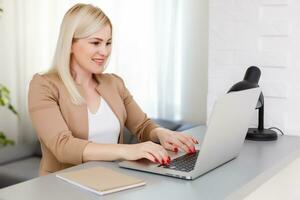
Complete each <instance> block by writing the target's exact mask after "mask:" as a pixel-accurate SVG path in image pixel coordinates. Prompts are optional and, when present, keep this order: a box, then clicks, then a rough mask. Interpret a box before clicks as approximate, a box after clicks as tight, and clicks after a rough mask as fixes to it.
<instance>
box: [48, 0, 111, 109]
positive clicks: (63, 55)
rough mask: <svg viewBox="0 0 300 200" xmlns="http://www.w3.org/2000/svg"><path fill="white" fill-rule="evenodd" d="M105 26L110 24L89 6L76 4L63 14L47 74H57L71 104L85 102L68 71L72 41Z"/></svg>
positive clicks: (98, 9)
mask: <svg viewBox="0 0 300 200" xmlns="http://www.w3.org/2000/svg"><path fill="white" fill-rule="evenodd" d="M105 25H109V26H110V27H111V29H112V24H111V22H110V20H109V18H108V17H107V16H106V15H105V13H104V12H103V11H102V10H101V9H100V8H98V7H95V6H93V5H90V4H81V3H80V4H76V5H74V6H73V7H72V8H70V9H69V10H68V11H67V13H66V14H65V16H64V18H63V21H62V23H61V26H60V33H59V37H58V41H57V45H56V50H55V54H54V59H53V63H52V67H51V69H50V70H49V71H48V72H47V73H58V75H59V77H60V78H61V80H62V81H63V83H64V85H65V86H66V88H67V91H68V93H69V95H70V98H71V100H72V102H73V103H75V104H77V105H80V104H82V103H84V102H85V100H84V99H83V97H82V96H81V94H80V93H79V91H78V90H77V88H76V84H75V81H74V79H73V78H72V74H71V69H70V59H71V46H72V42H73V40H74V39H80V38H86V37H88V36H90V35H92V34H93V33H95V32H97V31H98V30H99V29H100V28H102V27H104V26H105Z"/></svg>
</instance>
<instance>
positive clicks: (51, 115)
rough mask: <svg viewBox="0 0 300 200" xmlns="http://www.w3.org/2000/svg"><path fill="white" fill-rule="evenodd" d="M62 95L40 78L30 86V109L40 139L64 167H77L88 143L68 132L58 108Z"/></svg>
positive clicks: (34, 80)
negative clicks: (70, 165)
mask: <svg viewBox="0 0 300 200" xmlns="http://www.w3.org/2000/svg"><path fill="white" fill-rule="evenodd" d="M58 96H59V91H58V89H57V88H56V86H55V85H54V84H53V83H51V82H50V81H48V80H47V79H46V78H45V77H43V76H41V75H38V74H36V75H34V77H33V79H32V80H31V82H30V88H29V95H28V104H29V105H28V108H29V114H30V117H31V120H32V123H33V126H34V128H35V130H36V132H37V135H38V137H39V139H40V140H41V141H42V142H43V144H45V146H46V147H47V148H48V149H50V151H51V152H52V153H53V155H54V156H55V157H56V158H57V160H58V161H59V162H61V163H69V164H73V165H77V164H80V163H82V162H83V159H82V154H83V151H84V149H85V147H86V145H87V144H88V143H89V141H88V140H84V139H79V138H75V137H73V135H72V132H71V131H70V130H69V128H68V126H67V124H66V122H65V120H64V118H63V116H62V114H61V112H60V108H59V105H58Z"/></svg>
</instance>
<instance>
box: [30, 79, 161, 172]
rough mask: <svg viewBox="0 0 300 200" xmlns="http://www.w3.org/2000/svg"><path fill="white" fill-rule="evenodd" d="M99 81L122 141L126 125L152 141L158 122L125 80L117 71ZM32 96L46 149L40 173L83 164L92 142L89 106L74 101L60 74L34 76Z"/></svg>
mask: <svg viewBox="0 0 300 200" xmlns="http://www.w3.org/2000/svg"><path fill="white" fill-rule="evenodd" d="M96 80H97V81H98V86H97V88H96V90H97V91H98V92H99V94H100V95H101V97H102V98H104V99H105V100H106V102H107V103H108V104H109V105H110V107H111V109H112V110H113V112H114V113H115V114H116V116H117V118H118V119H119V122H120V127H121V129H120V136H119V143H123V130H124V126H126V127H127V128H128V129H129V130H130V131H131V132H132V133H133V134H135V135H136V136H137V138H138V140H139V141H147V140H149V134H150V132H151V130H153V129H154V128H156V127H158V125H156V124H155V123H154V122H153V121H151V120H150V119H149V118H147V115H146V114H145V113H144V112H143V111H142V110H141V109H140V107H139V106H138V105H137V103H136V102H135V101H134V99H133V98H132V95H131V94H130V93H129V91H128V90H127V88H126V87H125V85H124V82H123V80H122V79H121V78H120V77H118V76H117V75H115V74H101V75H97V76H96ZM77 88H78V90H79V92H80V93H82V90H83V88H82V87H81V86H79V85H77ZM28 98H29V99H28V103H29V113H30V117H31V120H32V123H33V126H34V128H35V130H36V132H37V135H38V138H39V140H40V143H41V148H42V155H43V156H42V160H41V164H40V175H45V174H48V173H51V172H55V171H58V170H62V169H64V168H67V167H70V166H73V165H78V164H81V163H82V162H83V160H82V154H83V151H84V148H85V147H86V145H87V144H88V143H89V141H88V140H87V138H88V114H87V105H86V104H84V105H80V106H78V105H75V104H73V103H72V102H71V100H70V98H69V94H68V92H67V90H66V88H65V86H64V84H63V82H62V81H61V79H60V78H59V76H58V75H57V74H47V75H39V74H36V75H34V77H33V79H32V80H31V82H30V89H29V95H28ZM99 123H101V122H99Z"/></svg>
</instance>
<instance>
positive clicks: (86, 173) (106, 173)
mask: <svg viewBox="0 0 300 200" xmlns="http://www.w3.org/2000/svg"><path fill="white" fill-rule="evenodd" d="M56 176H57V177H58V178H61V179H63V180H65V181H67V182H69V183H72V184H74V185H77V186H79V187H82V188H84V189H86V190H89V191H91V192H94V193H97V194H100V195H104V194H108V193H112V192H117V191H121V190H126V189H129V188H133V187H138V186H142V185H145V184H146V183H145V182H144V181H143V180H140V179H137V178H134V177H132V176H128V175H125V174H121V173H119V172H115V171H113V170H111V169H108V168H104V167H93V168H87V169H82V170H77V171H72V172H65V173H61V174H57V175H56Z"/></svg>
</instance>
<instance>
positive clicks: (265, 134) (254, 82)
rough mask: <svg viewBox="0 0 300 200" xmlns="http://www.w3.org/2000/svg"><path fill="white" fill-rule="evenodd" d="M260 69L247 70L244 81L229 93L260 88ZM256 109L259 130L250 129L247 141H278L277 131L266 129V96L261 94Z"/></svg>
mask: <svg viewBox="0 0 300 200" xmlns="http://www.w3.org/2000/svg"><path fill="white" fill-rule="evenodd" d="M260 75H261V72H260V69H259V68H258V67H256V66H251V67H249V68H248V69H247V71H246V74H245V76H244V79H243V80H242V81H240V82H238V83H236V84H234V85H233V86H232V87H231V88H230V89H229V91H228V92H234V91H240V90H247V89H252V88H257V87H259V85H258V81H259V79H260ZM256 109H259V112H258V128H249V130H248V133H247V136H246V139H249V140H255V141H270V140H276V139H277V134H276V132H275V131H272V130H269V129H264V95H263V93H262V92H261V93H260V96H259V99H258V102H257V105H256Z"/></svg>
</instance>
